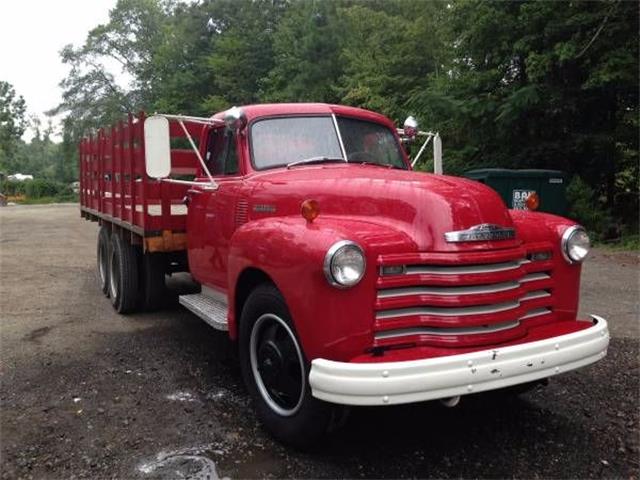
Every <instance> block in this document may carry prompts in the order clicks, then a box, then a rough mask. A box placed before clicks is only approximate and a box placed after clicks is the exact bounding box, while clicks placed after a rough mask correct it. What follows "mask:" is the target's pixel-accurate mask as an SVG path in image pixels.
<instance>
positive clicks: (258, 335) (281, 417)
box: [239, 284, 336, 448]
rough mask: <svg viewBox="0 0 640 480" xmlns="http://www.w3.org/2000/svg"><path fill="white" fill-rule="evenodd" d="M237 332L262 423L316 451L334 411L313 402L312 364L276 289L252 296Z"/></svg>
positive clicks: (267, 287) (293, 442) (283, 437)
mask: <svg viewBox="0 0 640 480" xmlns="http://www.w3.org/2000/svg"><path fill="white" fill-rule="evenodd" d="M239 330H240V331H239V349H240V352H239V356H240V368H241V370H242V377H243V379H244V382H245V384H246V386H247V390H248V391H249V394H250V395H251V397H252V399H253V403H254V406H255V409H256V413H257V415H258V419H259V420H260V421H261V422H262V424H263V425H264V426H265V427H266V429H267V430H268V431H269V432H270V433H271V434H272V435H273V436H274V437H275V438H276V439H278V440H280V441H281V442H283V443H286V444H289V445H292V446H294V447H297V448H308V447H310V446H312V445H313V444H314V443H315V442H316V441H317V440H318V439H320V438H321V437H322V436H323V435H324V434H325V433H326V432H327V431H328V430H329V429H330V427H331V426H332V420H333V419H334V418H335V415H334V414H335V410H336V408H335V407H334V406H332V405H331V404H329V403H326V402H323V401H321V400H318V399H316V398H314V397H312V395H311V389H310V387H309V382H308V378H309V362H308V361H307V360H306V358H305V356H304V352H303V351H302V348H301V347H300V342H299V341H298V338H297V335H296V332H295V328H294V326H293V322H292V320H291V315H290V314H289V310H288V308H287V305H286V303H285V301H284V299H283V298H282V295H281V294H280V292H279V291H278V289H277V288H276V287H275V286H273V285H271V284H263V285H260V286H258V287H256V289H255V290H253V292H251V294H250V295H249V298H248V299H247V301H246V303H245V305H244V308H243V309H242V315H241V318H240V328H239Z"/></svg>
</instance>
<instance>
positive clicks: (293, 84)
mask: <svg viewBox="0 0 640 480" xmlns="http://www.w3.org/2000/svg"><path fill="white" fill-rule="evenodd" d="M336 5H337V4H336V2H305V1H300V0H299V1H293V2H292V3H291V4H290V5H289V6H288V7H287V10H286V12H285V14H284V15H283V17H282V19H281V20H280V22H279V24H278V28H277V30H276V32H275V33H274V38H273V54H274V66H273V68H272V69H271V71H270V72H269V74H268V75H267V77H266V78H265V79H264V85H265V92H264V95H263V99H264V100H268V101H277V102H302V101H311V102H336V101H337V100H338V95H337V93H336V92H335V91H334V85H335V83H336V81H337V79H338V77H339V76H340V74H341V72H342V69H341V64H340V57H339V54H340V49H341V46H342V35H341V33H342V30H341V28H340V23H339V22H340V21H339V18H338V16H337V14H336Z"/></svg>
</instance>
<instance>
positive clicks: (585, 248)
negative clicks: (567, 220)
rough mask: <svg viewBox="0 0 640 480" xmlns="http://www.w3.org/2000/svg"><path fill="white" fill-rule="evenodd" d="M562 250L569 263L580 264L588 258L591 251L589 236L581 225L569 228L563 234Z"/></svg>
mask: <svg viewBox="0 0 640 480" xmlns="http://www.w3.org/2000/svg"><path fill="white" fill-rule="evenodd" d="M560 248H561V249H562V255H564V258H565V260H566V261H567V262H569V263H580V262H582V261H583V260H584V259H585V258H587V255H589V250H590V249H591V242H590V241H589V235H587V232H586V231H585V229H584V228H582V227H581V226H580V225H574V226H573V227H569V228H567V229H566V230H565V231H564V233H563V234H562V240H561V243H560Z"/></svg>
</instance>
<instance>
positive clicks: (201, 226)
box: [187, 127, 243, 291]
mask: <svg viewBox="0 0 640 480" xmlns="http://www.w3.org/2000/svg"><path fill="white" fill-rule="evenodd" d="M204 160H205V163H206V164H207V168H208V169H209V172H211V175H212V176H213V178H214V179H215V181H216V183H217V184H218V188H217V189H215V190H214V189H211V188H208V185H209V183H208V182H203V184H202V187H200V186H196V187H191V189H190V190H189V192H188V194H187V196H188V199H189V212H188V216H187V230H188V232H189V236H188V255H189V269H190V270H191V274H192V275H193V277H194V278H195V279H196V280H197V281H198V282H200V283H201V284H203V285H206V286H208V287H212V288H214V289H216V290H219V291H226V290H227V268H228V257H229V245H230V242H231V236H232V235H233V232H234V231H235V219H234V217H235V216H234V211H235V206H236V203H237V200H238V197H239V194H240V190H241V188H242V185H243V182H242V177H241V175H240V171H239V162H238V154H237V139H236V137H235V135H233V133H232V132H231V131H229V130H227V129H226V128H224V127H219V128H216V129H213V130H211V131H210V132H209V134H208V137H207V145H206V151H205V157H204ZM203 177H205V178H206V176H205V175H203ZM203 180H204V178H203Z"/></svg>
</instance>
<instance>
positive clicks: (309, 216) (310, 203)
mask: <svg viewBox="0 0 640 480" xmlns="http://www.w3.org/2000/svg"><path fill="white" fill-rule="evenodd" d="M301 213H302V216H303V217H304V218H305V220H306V221H307V222H313V221H314V220H315V219H316V217H317V216H318V214H319V213H320V205H318V202H316V201H315V200H305V201H304V202H302V212H301Z"/></svg>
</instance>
